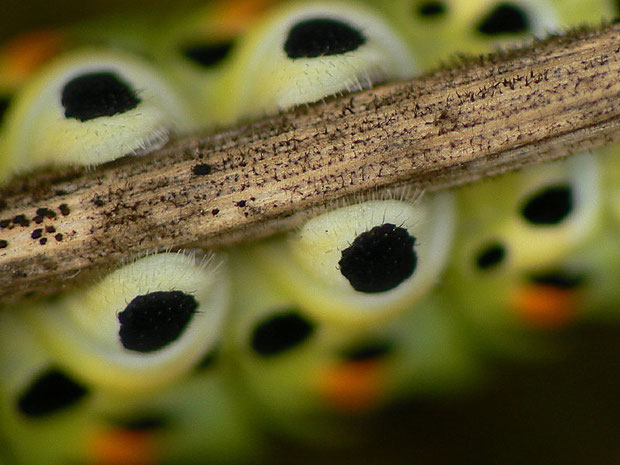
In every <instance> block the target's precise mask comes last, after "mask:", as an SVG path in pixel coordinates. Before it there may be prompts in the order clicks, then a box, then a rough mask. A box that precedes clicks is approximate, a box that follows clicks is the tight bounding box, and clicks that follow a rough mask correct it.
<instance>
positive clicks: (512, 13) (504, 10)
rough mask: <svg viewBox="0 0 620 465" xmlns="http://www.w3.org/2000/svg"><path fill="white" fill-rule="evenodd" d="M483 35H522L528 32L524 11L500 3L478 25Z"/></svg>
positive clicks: (528, 26) (527, 22)
mask: <svg viewBox="0 0 620 465" xmlns="http://www.w3.org/2000/svg"><path fill="white" fill-rule="evenodd" d="M477 29H478V32H480V33H481V34H484V35H489V36H496V35H501V34H522V33H526V32H528V31H529V30H530V21H529V19H528V17H527V14H526V13H525V11H523V10H522V9H521V8H519V7H518V6H516V5H512V4H510V3H500V4H498V5H497V6H496V7H495V8H494V9H493V11H491V12H490V13H489V14H488V15H487V16H486V17H485V18H484V19H483V20H482V21H481V22H480V24H479V25H478V28H477Z"/></svg>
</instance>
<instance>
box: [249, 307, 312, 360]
mask: <svg viewBox="0 0 620 465" xmlns="http://www.w3.org/2000/svg"><path fill="white" fill-rule="evenodd" d="M313 332H314V324H312V322H310V321H309V320H307V319H306V318H304V317H303V316H301V315H300V314H299V312H298V311H296V310H295V309H289V310H283V311H281V312H279V313H277V314H275V315H272V316H270V317H269V318H267V319H265V320H263V321H261V322H259V323H258V325H257V326H256V327H255V328H254V331H253V333H252V342H251V344H252V349H254V351H255V352H256V353H258V354H260V355H262V356H264V357H268V356H272V355H277V354H280V353H281V352H284V351H286V350H289V349H292V348H294V347H296V346H298V345H300V344H301V343H302V342H304V341H305V340H306V339H308V337H310V335H312V333H313Z"/></svg>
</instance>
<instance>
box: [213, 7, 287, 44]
mask: <svg viewBox="0 0 620 465" xmlns="http://www.w3.org/2000/svg"><path fill="white" fill-rule="evenodd" d="M276 2H277V0H238V1H234V2H231V1H230V0H222V1H220V2H218V3H217V4H216V6H215V17H216V18H217V23H218V27H219V28H221V29H222V31H223V32H225V33H226V34H229V35H231V36H236V35H239V34H241V33H242V32H243V31H245V30H246V29H247V28H248V27H249V26H250V25H251V24H252V22H253V21H254V20H256V18H257V17H258V16H259V15H260V14H261V13H262V12H264V11H265V10H266V9H267V8H269V7H270V6H272V5H273V4H275V3H276Z"/></svg>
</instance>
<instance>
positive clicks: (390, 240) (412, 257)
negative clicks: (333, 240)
mask: <svg viewBox="0 0 620 465" xmlns="http://www.w3.org/2000/svg"><path fill="white" fill-rule="evenodd" d="M415 240H416V239H415V237H412V236H411V235H410V234H409V232H408V231H407V230H406V229H405V228H402V227H399V226H395V225H393V224H391V223H385V224H382V225H380V226H375V227H374V228H372V229H371V230H370V231H366V232H364V233H362V234H360V235H359V236H357V237H356V238H355V240H354V241H353V244H351V245H350V246H349V247H347V248H346V249H344V250H343V251H342V258H341V259H340V261H339V262H338V265H339V266H340V272H341V273H342V275H343V276H344V277H345V278H347V280H348V281H349V282H350V283H351V286H353V288H354V289H355V290H356V291H360V292H369V293H370V292H385V291H389V290H390V289H393V288H395V287H396V286H398V285H399V284H401V283H402V282H403V281H405V280H406V279H408V278H409V277H410V276H412V275H413V273H414V271H415V269H416V267H417V264H418V256H417V254H416V252H415V250H414V245H415Z"/></svg>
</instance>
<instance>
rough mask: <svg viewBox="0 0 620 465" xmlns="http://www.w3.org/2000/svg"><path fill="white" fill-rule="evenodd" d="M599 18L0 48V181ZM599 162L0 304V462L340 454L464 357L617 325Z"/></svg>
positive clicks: (323, 18) (131, 32) (350, 26)
mask: <svg viewBox="0 0 620 465" xmlns="http://www.w3.org/2000/svg"><path fill="white" fill-rule="evenodd" d="M617 14H618V10H617V7H616V6H615V5H614V4H613V2H612V1H611V0H595V1H594V2H590V3H588V5H585V4H584V3H583V2H579V1H577V0H553V1H534V0H510V1H497V0H474V1H465V0H394V1H391V2H379V1H375V0H360V1H350V0H344V1H338V2H324V1H310V0H304V1H290V2H288V1H279V2H278V1H275V0H242V1H239V2H225V1H216V2H210V3H207V4H205V5H203V6H200V7H198V8H194V9H189V10H181V11H180V12H177V13H175V14H172V15H170V17H161V16H158V15H154V14H153V15H151V14H141V15H136V16H134V17H127V18H116V19H113V20H107V21H106V20H102V21H93V22H88V23H84V24H79V25H75V26H70V27H67V28H64V29H58V30H46V31H42V32H38V33H34V34H29V35H25V36H22V37H21V38H19V39H15V40H13V41H11V42H9V43H8V44H7V45H6V46H4V47H3V48H0V101H1V102H3V103H2V104H1V105H0V113H1V115H0V183H1V182H5V181H6V180H7V179H9V178H10V177H11V176H13V175H20V176H24V175H27V174H28V173H29V172H30V171H31V170H37V169H42V168H45V167H50V166H51V167H62V166H87V167H94V166H97V165H99V164H103V163H108V162H112V161H114V160H116V159H119V158H122V157H124V156H138V157H139V156H141V154H143V153H147V152H150V151H152V150H154V149H155V148H157V147H159V146H161V145H162V144H164V143H166V142H167V141H168V140H169V139H170V138H172V137H174V136H176V135H179V134H184V133H189V132H192V131H197V130H202V129H209V130H212V129H214V128H219V127H222V126H226V125H230V124H235V123H238V122H240V121H245V120H251V119H253V118H257V117H261V116H263V115H271V114H274V113H278V112H280V111H287V110H289V109H291V108H295V107H298V106H300V105H309V104H320V102H321V101H322V100H324V99H328V98H330V97H332V96H334V95H340V94H343V93H347V92H354V91H356V90H360V89H364V88H367V87H371V86H373V85H376V84H379V83H381V82H384V81H389V80H399V79H407V78H410V77H413V76H415V75H417V74H420V73H422V72H425V71H427V70H430V69H432V68H433V67H434V66H437V65H438V64H440V63H442V62H447V61H449V60H451V59H452V58H453V57H454V56H456V55H457V54H458V53H470V54H472V53H473V54H478V53H486V52H489V51H492V50H493V49H495V48H496V47H500V46H501V47H509V46H512V45H514V44H517V43H520V42H521V41H523V40H530V39H532V38H534V37H540V36H543V35H545V34H547V33H553V32H559V31H561V30H563V29H564V28H566V27H568V26H571V25H574V24H576V23H578V22H582V21H589V22H599V21H601V19H602V18H605V19H610V18H612V17H613V16H614V15H617ZM618 150H619V149H618V146H617V145H616V146H610V147H606V148H604V149H602V150H601V152H600V153H584V154H578V155H575V156H573V157H571V158H569V159H567V160H566V161H562V162H556V163H553V164H550V165H544V166H536V167H535V168H528V169H523V170H521V171H519V172H516V173H512V174H508V175H503V176H500V177H497V178H492V179H489V180H485V181H481V182H478V183H474V184H472V185H468V186H463V187H461V188H458V189H453V190H452V191H449V192H442V193H438V194H428V193H411V192H409V191H408V190H406V189H405V190H403V192H402V194H400V193H396V194H394V193H393V194H391V195H388V194H380V195H379V194H375V195H372V196H369V197H366V198H360V199H357V200H354V201H347V202H346V203H344V204H339V205H331V206H329V208H328V209H327V210H326V211H321V212H317V214H316V215H315V216H314V217H313V218H311V219H310V220H308V221H307V222H306V223H305V224H304V225H302V226H301V227H300V228H298V229H296V230H294V231H291V232H289V233H286V234H281V235H278V236H274V237H272V238H269V239H266V240H263V241H257V242H256V243H252V244H243V245H241V246H237V247H231V248H230V249H227V250H221V251H217V252H207V251H203V250H178V251H177V250H175V251H163V252H161V251H153V252H152V253H151V254H149V255H146V256H141V257H134V258H132V259H131V261H128V262H127V263H124V264H123V265H122V266H120V267H119V268H117V269H114V270H109V272H108V273H107V274H105V275H102V276H99V278H98V279H95V280H92V281H91V282H88V283H85V284H84V285H83V286H82V287H80V288H77V289H75V290H72V291H70V292H66V293H64V294H61V295H59V296H57V297H54V298H51V299H47V300H41V301H37V302H33V303H28V304H24V305H16V306H12V307H8V306H7V307H6V308H2V309H0V328H2V329H1V331H2V335H3V337H2V338H0V393H1V395H0V444H2V445H3V447H2V449H3V450H0V460H2V461H5V462H7V463H9V464H13V463H15V464H18V465H19V464H25V465H26V464H27V465H30V464H34V465H36V464H39V463H40V464H44V463H45V464H52V465H54V464H58V465H60V464H67V463H79V464H85V465H115V464H127V465H155V464H162V465H165V464H172V463H194V462H201V463H223V462H224V463H225V462H228V463H254V462H256V460H257V457H260V456H262V454H263V453H264V452H265V443H266V441H265V437H266V436H267V437H268V436H270V435H276V436H279V435H283V436H286V437H288V438H291V439H293V440H295V441H298V442H300V443H302V444H313V445H317V444H326V443H332V444H334V443H335V444H339V443H342V442H347V441H354V440H355V439H356V433H355V427H351V426H352V424H353V425H355V422H356V421H357V420H359V419H360V418H364V417H367V416H368V415H373V414H377V412H381V411H382V410H383V409H385V408H386V407H389V406H392V405H394V404H398V403H399V402H403V401H407V400H410V399H418V398H422V399H423V398H426V397H427V396H433V397H435V396H445V395H447V396H454V395H458V393H459V392H460V391H461V390H463V389H469V388H470V387H471V386H476V385H477V384H479V383H481V382H482V381H481V380H482V379H483V378H484V372H485V361H486V358H487V357H489V356H491V357H494V356H499V357H507V358H513V357H515V356H520V355H523V354H526V355H527V356H528V357H531V356H533V357H537V356H538V355H540V354H545V353H546V352H545V350H546V348H547V343H548V341H547V336H548V334H549V332H551V331H558V330H559V329H562V328H566V327H570V326H571V325H578V324H580V323H581V322H588V321H599V320H603V321H617V319H618V308H617V300H618V289H617V285H616V280H617V279H616V278H615V277H616V276H618V274H619V272H620V269H619V268H620V245H619V244H618V241H617V228H618V225H620V203H619V202H618V198H619V196H618V186H619V185H620V184H619V181H618V174H619V170H618V166H620V165H619V164H618V161H617V157H618ZM44 230H45V229H44V227H42V228H40V229H39V230H37V229H35V232H36V231H38V233H36V234H35V232H33V234H34V235H37V237H33V239H38V238H39V236H42V235H43V234H44ZM45 232H46V233H48V231H45ZM50 234H51V233H50ZM541 341H542V344H541ZM489 354H490V355H489ZM4 443H6V447H4ZM42 444H45V447H41V445H42ZM4 449H6V451H5V450H4Z"/></svg>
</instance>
